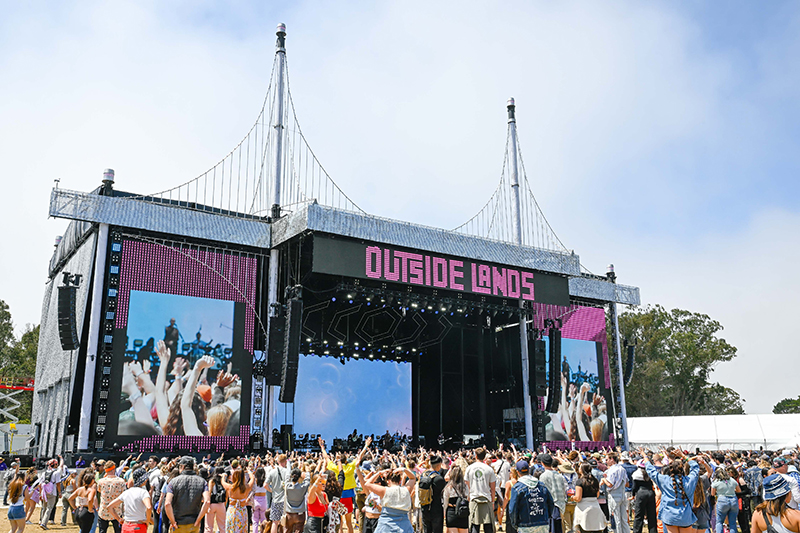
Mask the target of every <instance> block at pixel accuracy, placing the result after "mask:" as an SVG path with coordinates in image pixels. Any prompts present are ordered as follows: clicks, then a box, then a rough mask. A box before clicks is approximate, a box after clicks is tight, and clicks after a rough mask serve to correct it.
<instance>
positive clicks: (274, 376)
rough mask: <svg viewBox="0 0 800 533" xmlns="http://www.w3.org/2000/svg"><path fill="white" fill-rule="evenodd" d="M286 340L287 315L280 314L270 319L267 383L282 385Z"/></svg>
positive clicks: (265, 374)
mask: <svg viewBox="0 0 800 533" xmlns="http://www.w3.org/2000/svg"><path fill="white" fill-rule="evenodd" d="M285 341H286V317H285V316H283V315H278V316H275V317H271V318H270V319H269V350H268V351H267V368H266V372H265V373H264V377H265V378H266V380H267V385H280V384H281V373H282V372H283V352H284V349H283V347H284V345H285Z"/></svg>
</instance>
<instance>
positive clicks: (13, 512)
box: [8, 505, 25, 520]
mask: <svg viewBox="0 0 800 533" xmlns="http://www.w3.org/2000/svg"><path fill="white" fill-rule="evenodd" d="M24 518H25V506H24V505H12V506H11V507H9V508H8V519H9V520H23V519H24Z"/></svg>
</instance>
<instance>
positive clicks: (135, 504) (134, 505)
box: [108, 468, 153, 533]
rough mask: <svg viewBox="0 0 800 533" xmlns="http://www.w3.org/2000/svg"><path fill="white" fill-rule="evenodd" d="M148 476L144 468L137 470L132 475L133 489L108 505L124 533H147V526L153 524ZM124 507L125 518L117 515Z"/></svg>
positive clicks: (126, 491) (127, 490)
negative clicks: (121, 505) (147, 486)
mask: <svg viewBox="0 0 800 533" xmlns="http://www.w3.org/2000/svg"><path fill="white" fill-rule="evenodd" d="M147 480H148V475H147V470H145V469H144V468H137V469H136V470H134V471H133V473H132V474H131V487H130V488H128V489H126V490H125V491H124V492H123V493H122V494H120V495H119V496H117V497H116V498H114V500H112V501H111V502H110V503H109V504H108V511H109V512H110V513H111V515H112V516H113V517H114V520H116V521H117V522H119V523H120V524H122V533H147V526H148V524H151V523H152V522H153V518H152V513H153V504H152V502H151V501H150V493H149V492H148V490H147V488H146V487H145V486H146V485H147ZM120 504H123V505H124V513H125V514H124V516H122V517H120V516H119V514H117V510H116V508H117V507H118V506H119V505H120Z"/></svg>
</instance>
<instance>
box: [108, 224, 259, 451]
mask: <svg viewBox="0 0 800 533" xmlns="http://www.w3.org/2000/svg"><path fill="white" fill-rule="evenodd" d="M112 246H114V247H117V248H121V250H120V249H117V250H112V252H113V251H117V252H121V260H120V264H119V267H118V268H119V272H118V274H119V286H118V289H117V292H116V298H117V304H116V309H117V311H116V316H115V317H114V334H113V336H114V338H113V363H112V372H111V375H112V378H111V380H110V386H109V398H110V401H109V409H108V411H109V412H108V416H107V424H108V431H107V434H108V433H109V432H110V433H111V434H112V435H115V441H116V442H117V443H118V444H121V445H127V446H128V447H129V448H130V449H133V445H134V444H135V446H136V448H137V449H139V450H142V451H145V450H148V449H153V448H154V447H162V448H178V449H192V448H193V447H195V448H198V449H211V448H212V447H218V448H227V447H229V446H234V447H242V448H244V447H246V446H248V443H249V418H250V384H251V369H252V360H253V340H254V328H255V313H254V311H253V302H255V301H256V278H257V272H258V270H257V269H258V266H259V265H258V258H257V257H255V256H252V255H248V254H242V253H239V252H236V251H224V250H219V249H215V250H213V251H212V250H209V249H206V248H202V247H192V246H187V245H185V244H184V245H179V244H169V243H162V242H148V241H142V240H137V239H133V238H124V239H122V240H121V241H118V242H116V243H114V244H113V245H112ZM112 268H113V267H112ZM114 423H116V428H114V427H113V425H114ZM106 439H107V440H108V437H106Z"/></svg>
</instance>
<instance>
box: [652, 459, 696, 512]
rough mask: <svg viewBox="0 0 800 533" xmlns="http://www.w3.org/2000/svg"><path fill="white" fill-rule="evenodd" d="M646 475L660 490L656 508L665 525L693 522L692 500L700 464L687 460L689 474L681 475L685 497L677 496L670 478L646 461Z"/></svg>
mask: <svg viewBox="0 0 800 533" xmlns="http://www.w3.org/2000/svg"><path fill="white" fill-rule="evenodd" d="M646 469H647V475H648V476H650V479H652V480H653V483H655V484H656V485H657V486H658V488H659V490H661V505H659V508H658V518H660V519H661V521H662V522H664V524H665V525H669V526H678V527H689V526H691V525H692V524H694V523H695V521H696V520H697V517H695V515H694V513H693V512H692V502H693V501H694V489H695V487H697V481H698V480H699V479H700V466H699V465H698V464H697V462H696V461H689V475H688V476H682V482H683V490H684V492H685V493H686V496H687V497H688V500H687V499H683V498H681V500H680V503H678V498H677V497H676V495H675V487H673V486H672V478H671V477H670V476H667V475H664V474H662V473H660V472H659V471H658V469H657V468H656V467H655V466H653V465H652V464H650V463H649V462H648V463H646Z"/></svg>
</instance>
